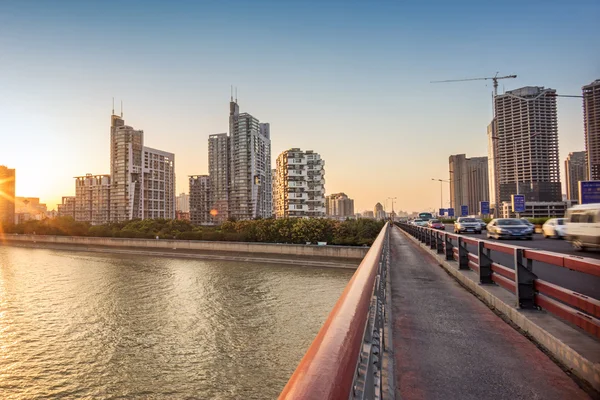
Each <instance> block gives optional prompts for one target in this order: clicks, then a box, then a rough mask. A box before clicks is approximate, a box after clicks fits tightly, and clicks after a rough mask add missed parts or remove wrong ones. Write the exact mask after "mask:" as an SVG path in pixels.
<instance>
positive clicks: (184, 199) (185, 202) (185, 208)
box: [175, 193, 190, 213]
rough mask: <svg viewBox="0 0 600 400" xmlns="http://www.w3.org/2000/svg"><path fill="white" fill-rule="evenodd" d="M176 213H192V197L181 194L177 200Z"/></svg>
mask: <svg viewBox="0 0 600 400" xmlns="http://www.w3.org/2000/svg"><path fill="white" fill-rule="evenodd" d="M175 211H181V212H184V213H187V212H190V196H189V195H188V194H186V193H180V194H179V196H177V197H176V198H175Z"/></svg>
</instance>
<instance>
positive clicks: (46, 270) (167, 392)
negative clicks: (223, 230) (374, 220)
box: [0, 246, 353, 399]
mask: <svg viewBox="0 0 600 400" xmlns="http://www.w3.org/2000/svg"><path fill="white" fill-rule="evenodd" d="M352 273H353V271H351V270H347V269H328V268H314V267H302V266H301V265H299V266H289V265H285V266H280V265H275V264H268V265H261V264H255V263H238V262H225V261H202V260H189V259H175V258H155V257H146V256H129V255H110V254H98V253H85V252H67V251H58V250H47V249H30V248H17V247H7V246H0V398H2V399H34V398H51V399H56V398H94V399H98V398H102V399H109V398H127V399H129V398H144V399H146V398H177V399H179V398H197V399H271V398H275V397H277V395H278V393H279V392H280V391H281V390H282V388H283V386H284V385H285V383H286V382H287V380H288V378H289V376H290V375H291V373H292V372H293V371H294V369H295V367H296V365H297V364H298V362H299V361H300V359H301V358H302V356H303V354H304V352H305V351H306V349H307V348H308V346H309V345H310V343H311V341H312V339H313V338H314V336H315V335H316V333H317V332H318V330H319V328H320V327H321V325H322V324H323V322H324V320H325V318H326V317H327V315H328V313H329V311H330V310H331V308H332V307H333V305H334V303H335V301H336V300H337V298H338V297H339V295H340V294H341V292H342V290H343V288H344V287H345V285H346V284H347V282H348V281H349V279H350V277H351V275H352Z"/></svg>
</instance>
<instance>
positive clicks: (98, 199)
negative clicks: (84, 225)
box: [59, 174, 111, 225]
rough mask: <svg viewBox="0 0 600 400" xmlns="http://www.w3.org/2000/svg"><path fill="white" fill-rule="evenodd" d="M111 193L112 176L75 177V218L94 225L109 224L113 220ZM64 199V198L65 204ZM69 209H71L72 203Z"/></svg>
mask: <svg viewBox="0 0 600 400" xmlns="http://www.w3.org/2000/svg"><path fill="white" fill-rule="evenodd" d="M110 191H111V182H110V175H92V174H86V175H85V176H77V177H75V204H74V206H73V207H74V210H73V218H75V220H77V221H85V222H89V223H91V224H92V225H100V224H107V223H109V222H110V220H111V219H110V211H111V207H110ZM64 199H65V198H64V197H63V204H64ZM68 207H70V203H69V206H68ZM60 212H61V209H60V208H59V213H60ZM63 212H64V211H63Z"/></svg>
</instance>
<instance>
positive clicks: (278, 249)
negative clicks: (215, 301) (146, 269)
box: [4, 234, 369, 260]
mask: <svg viewBox="0 0 600 400" xmlns="http://www.w3.org/2000/svg"><path fill="white" fill-rule="evenodd" d="M4 241H5V242H7V243H9V244H10V243H44V244H59V245H68V246H88V247H89V246H102V247H114V248H130V249H156V250H160V249H165V250H173V249H177V250H182V251H185V250H190V251H193V252H199V251H205V252H210V253H238V254H239V253H260V254H273V255H280V256H294V257H318V258H344V259H354V260H362V259H363V258H364V256H365V255H366V254H367V252H368V251H369V248H368V247H351V246H318V245H300V244H277V243H246V242H216V241H215V242H210V241H200V240H168V239H160V240H156V239H128V238H106V237H86V236H46V235H11V234H8V235H5V236H4Z"/></svg>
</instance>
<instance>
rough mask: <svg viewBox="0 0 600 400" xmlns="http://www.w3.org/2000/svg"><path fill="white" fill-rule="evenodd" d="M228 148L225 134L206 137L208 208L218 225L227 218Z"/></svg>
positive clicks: (227, 139)
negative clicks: (208, 187) (208, 186)
mask: <svg viewBox="0 0 600 400" xmlns="http://www.w3.org/2000/svg"><path fill="white" fill-rule="evenodd" d="M236 107H237V104H236ZM229 147H230V140H229V136H228V135H227V133H217V134H215V135H210V136H209V137H208V173H209V176H210V196H211V198H210V207H211V210H214V211H213V214H214V216H213V219H214V221H215V222H216V223H219V224H221V223H223V222H225V221H227V219H228V218H229V181H230V179H229V167H230V163H229V153H230V148H229Z"/></svg>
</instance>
